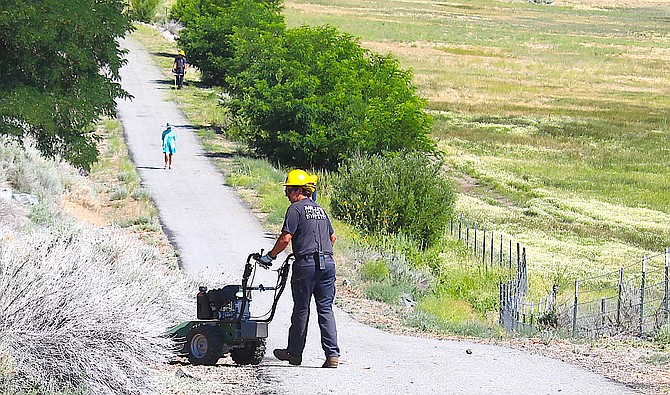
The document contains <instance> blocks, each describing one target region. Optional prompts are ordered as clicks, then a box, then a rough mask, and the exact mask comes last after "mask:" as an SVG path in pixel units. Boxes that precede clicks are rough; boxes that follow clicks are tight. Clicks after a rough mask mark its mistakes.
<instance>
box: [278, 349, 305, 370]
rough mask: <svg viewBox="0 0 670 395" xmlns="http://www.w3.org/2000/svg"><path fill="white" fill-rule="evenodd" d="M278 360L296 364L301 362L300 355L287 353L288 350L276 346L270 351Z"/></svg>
mask: <svg viewBox="0 0 670 395" xmlns="http://www.w3.org/2000/svg"><path fill="white" fill-rule="evenodd" d="M272 353H273V354H274V355H275V358H277V359H278V360H280V361H288V363H289V364H291V365H295V366H298V365H300V364H301V363H302V358H301V357H296V356H293V355H291V354H289V353H288V350H283V349H281V348H277V349H275V350H274V351H273V352H272Z"/></svg>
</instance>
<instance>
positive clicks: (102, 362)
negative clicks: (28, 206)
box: [0, 226, 189, 394]
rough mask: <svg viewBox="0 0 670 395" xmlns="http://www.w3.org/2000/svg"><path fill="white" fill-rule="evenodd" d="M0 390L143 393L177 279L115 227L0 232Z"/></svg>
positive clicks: (179, 288)
mask: <svg viewBox="0 0 670 395" xmlns="http://www.w3.org/2000/svg"><path fill="white" fill-rule="evenodd" d="M0 243H1V244H0V247H1V248H0V289H2V293H0V339H2V340H1V341H0V393H12V394H23V393H52V392H53V393H83V394H148V393H153V392H154V391H155V389H156V388H155V384H154V376H153V374H152V372H150V371H149V369H148V366H150V365H151V364H155V363H164V362H166V361H167V360H168V358H170V357H171V355H172V352H171V351H172V347H173V344H172V341H171V340H170V339H168V338H166V337H165V336H164V331H165V329H166V328H167V327H169V325H171V324H173V323H175V322H176V321H179V320H181V319H183V318H184V317H185V316H186V309H187V306H185V305H184V304H183V303H184V302H187V301H188V300H189V298H188V297H187V296H186V294H187V293H186V291H185V290H186V289H187V286H186V283H185V281H183V280H182V279H181V277H179V276H175V275H174V274H171V273H167V272H166V270H167V269H164V268H162V266H160V258H159V255H158V254H157V252H156V251H155V250H154V249H152V248H149V247H146V246H144V245H142V244H141V243H139V242H138V241H137V240H135V239H133V238H132V237H130V236H126V235H124V234H122V233H121V232H120V231H118V230H115V229H98V228H89V227H72V226H70V227H62V228H61V229H60V230H53V229H51V230H49V229H46V228H42V229H39V230H37V231H34V232H33V233H31V234H20V235H19V234H16V233H14V232H13V231H12V230H8V229H7V228H2V229H0Z"/></svg>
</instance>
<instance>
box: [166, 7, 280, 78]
mask: <svg viewBox="0 0 670 395" xmlns="http://www.w3.org/2000/svg"><path fill="white" fill-rule="evenodd" d="M171 16H172V17H173V18H175V17H176V18H177V19H179V20H180V21H181V22H182V23H183V24H184V26H185V29H183V30H181V31H180V38H179V41H178V42H179V45H180V46H181V47H182V49H184V51H186V53H187V54H188V59H189V63H191V64H192V65H194V66H196V67H198V68H199V69H200V71H201V72H202V77H203V81H204V82H205V83H210V84H214V85H218V86H223V87H227V86H228V85H227V82H226V77H228V76H231V75H235V74H236V73H238V72H239V71H240V70H239V69H238V68H237V65H236V63H235V61H234V59H235V54H236V51H237V42H239V41H240V38H239V37H237V35H243V37H244V39H249V40H252V41H253V40H256V38H255V36H257V35H259V34H262V33H268V34H281V32H282V31H283V30H284V28H285V25H284V18H283V16H282V15H281V13H280V7H279V2H278V1H275V0H269V1H258V0H179V1H178V2H177V3H175V5H174V6H173V7H172V10H171Z"/></svg>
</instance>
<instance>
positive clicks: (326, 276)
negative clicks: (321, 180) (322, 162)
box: [259, 169, 340, 368]
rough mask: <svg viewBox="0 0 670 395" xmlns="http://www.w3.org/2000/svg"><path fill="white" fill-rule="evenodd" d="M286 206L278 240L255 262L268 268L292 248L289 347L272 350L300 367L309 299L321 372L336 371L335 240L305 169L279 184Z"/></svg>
mask: <svg viewBox="0 0 670 395" xmlns="http://www.w3.org/2000/svg"><path fill="white" fill-rule="evenodd" d="M283 185H284V187H285V193H286V197H287V198H288V200H289V201H290V202H291V205H290V206H289V208H288V209H287V210H286V216H285V217H284V225H283V226H282V231H281V235H280V236H279V238H278V239H277V242H276V243H275V245H274V247H273V248H272V250H270V252H268V253H267V254H265V255H263V256H262V257H261V258H260V259H259V262H261V263H263V264H266V265H269V264H271V263H272V261H273V260H274V259H276V258H277V254H279V253H280V252H282V251H284V249H285V248H286V247H287V246H288V245H289V244H291V247H292V249H293V254H294V255H295V262H294V263H293V273H292V276H291V289H292V293H293V314H292V315H291V327H290V328H289V332H288V347H287V348H286V349H276V350H274V355H275V357H277V359H280V360H282V361H288V362H289V364H291V365H300V364H301V363H302V352H303V350H304V348H305V341H306V339H307V322H308V321H309V304H310V301H311V299H312V295H313V296H314V300H315V302H316V309H317V313H318V315H319V328H320V330H321V347H322V348H323V351H324V352H325V354H326V361H325V362H324V364H323V365H322V367H324V368H336V367H337V365H338V362H339V356H340V348H339V347H338V345H337V327H336V325H335V316H334V315H333V299H334V298H335V260H334V259H333V245H334V244H335V240H337V237H336V236H335V231H334V230H333V225H332V224H331V222H330V218H328V215H327V214H326V211H325V210H324V209H323V208H322V207H321V206H319V205H318V204H317V203H316V202H315V201H313V200H312V199H310V197H311V195H312V193H313V192H314V191H315V190H316V179H315V178H313V177H312V176H310V175H309V174H308V173H307V172H306V171H304V170H299V169H296V170H292V171H291V172H289V173H288V175H287V177H286V182H284V184H283Z"/></svg>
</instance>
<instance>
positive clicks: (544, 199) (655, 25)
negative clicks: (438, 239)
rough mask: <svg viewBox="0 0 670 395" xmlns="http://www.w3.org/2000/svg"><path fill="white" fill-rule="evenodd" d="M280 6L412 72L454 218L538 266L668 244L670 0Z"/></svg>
mask: <svg viewBox="0 0 670 395" xmlns="http://www.w3.org/2000/svg"><path fill="white" fill-rule="evenodd" d="M623 5H625V6H623ZM284 14H285V16H286V20H287V23H288V24H289V25H290V26H297V25H301V24H332V25H335V26H337V27H338V28H340V29H341V30H343V31H346V32H349V33H351V34H354V35H356V36H359V37H361V42H362V43H363V45H364V46H366V47H368V48H371V49H373V50H375V51H377V52H381V53H387V52H391V53H393V54H394V55H395V56H396V57H397V58H398V59H400V61H401V64H402V66H403V67H406V68H409V69H411V70H412V71H413V72H414V76H415V83H416V84H417V86H418V88H419V92H420V94H421V95H422V96H423V97H425V98H427V99H428V102H429V103H428V106H429V109H430V110H432V111H433V115H434V117H435V125H434V130H433V137H434V138H435V139H437V140H438V142H439V147H440V148H441V149H442V150H443V151H444V152H445V153H446V156H447V161H448V163H449V169H448V171H450V172H451V173H452V174H453V175H454V176H455V177H456V178H458V179H459V180H460V181H461V183H462V188H461V189H462V193H461V194H460V196H459V199H458V202H457V211H458V212H462V213H464V215H465V216H467V217H469V218H471V219H472V220H475V221H480V222H482V223H485V224H487V226H488V227H489V229H495V230H496V231H497V232H502V233H506V234H509V235H512V236H514V238H515V239H516V240H518V241H520V242H521V243H523V244H524V245H526V246H527V247H528V261H529V267H530V270H531V275H535V276H539V277H542V278H544V279H545V280H546V282H547V283H549V282H551V281H552V278H554V277H557V276H559V275H560V276H561V277H562V278H565V277H567V278H573V277H575V278H576V277H578V276H580V275H584V274H594V273H599V272H602V271H608V272H609V271H611V270H612V269H616V268H618V267H619V266H621V265H627V264H629V263H630V262H632V261H635V260H639V259H641V257H642V255H644V254H645V253H651V252H659V251H661V250H662V249H663V248H664V247H665V246H668V245H670V214H669V213H670V197H669V196H668V191H669V190H670V170H669V169H670V155H669V154H670V126H669V122H668V117H669V114H670V94H669V93H670V73H669V70H670V69H669V67H668V64H670V2H668V1H658V2H634V3H633V2H628V3H627V4H617V2H616V1H614V2H608V3H605V2H601V3H600V4H598V3H596V2H593V1H589V0H587V1H586V2H555V3H554V4H553V5H538V4H532V3H529V2H522V1H512V2H502V1H491V0H473V1H467V2H449V3H444V2H430V1H411V2H408V1H393V0H391V1H367V2H364V3H360V2H357V1H351V0H329V1H302V0H291V1H288V2H286V5H285V12H284ZM536 281H537V278H536Z"/></svg>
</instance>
